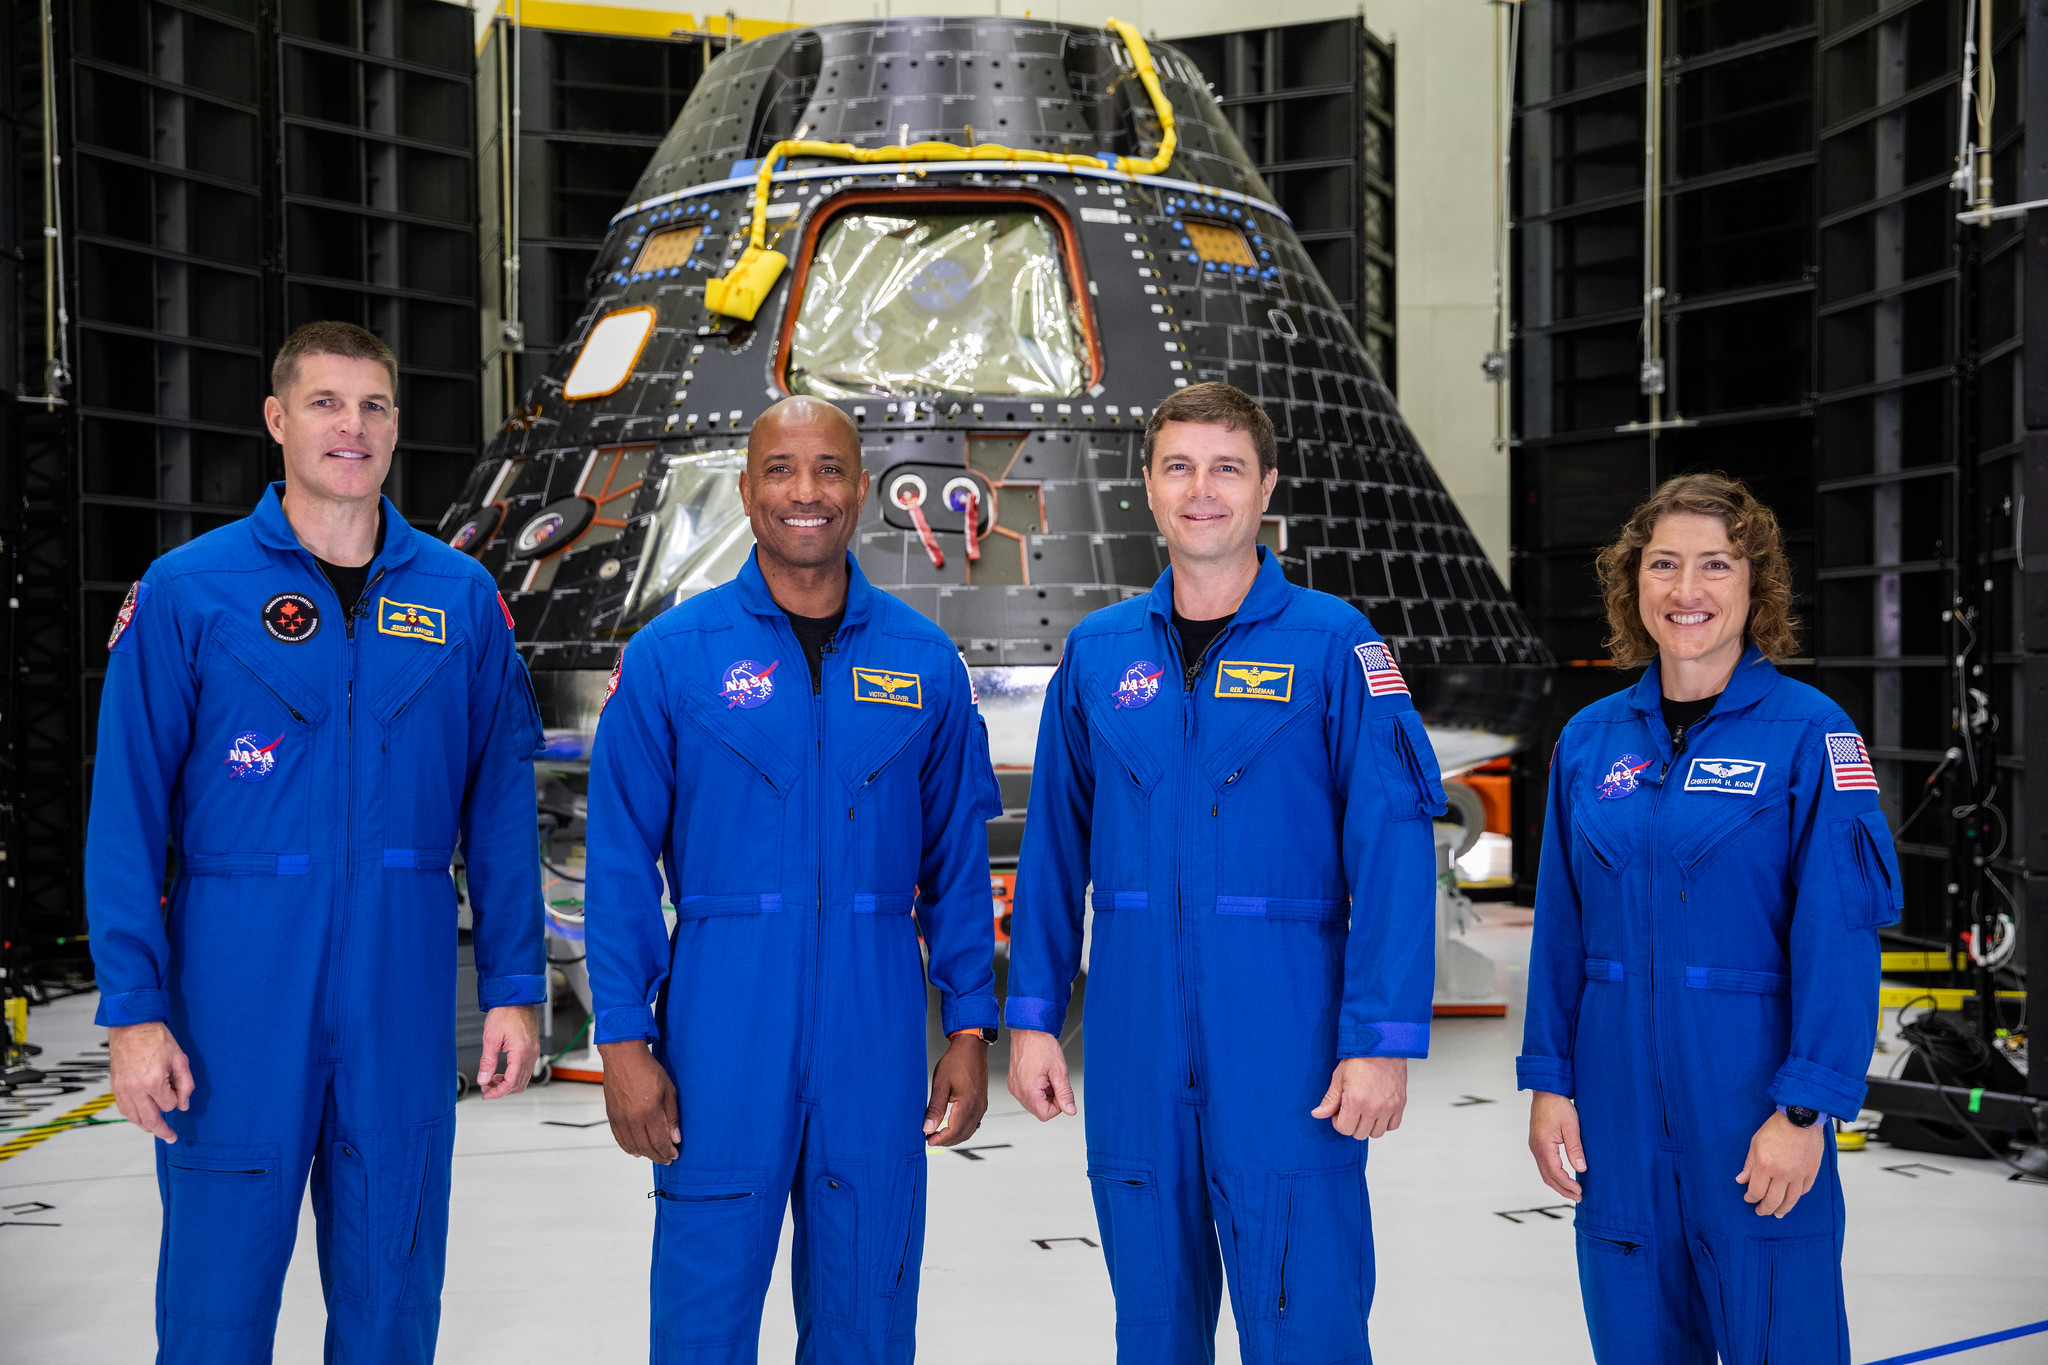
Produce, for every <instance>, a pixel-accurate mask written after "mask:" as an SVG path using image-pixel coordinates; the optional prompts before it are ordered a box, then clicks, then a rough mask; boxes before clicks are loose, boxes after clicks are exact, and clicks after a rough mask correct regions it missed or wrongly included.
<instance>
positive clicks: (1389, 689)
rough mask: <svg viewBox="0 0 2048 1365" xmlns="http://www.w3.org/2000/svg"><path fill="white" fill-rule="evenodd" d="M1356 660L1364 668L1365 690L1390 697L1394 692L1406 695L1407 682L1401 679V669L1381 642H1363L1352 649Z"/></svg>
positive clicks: (1378, 695) (1379, 695)
mask: <svg viewBox="0 0 2048 1365" xmlns="http://www.w3.org/2000/svg"><path fill="white" fill-rule="evenodd" d="M1352 653H1354V654H1356V655H1357V656H1358V662H1359V663H1360V664H1361V665H1362V666H1363V667H1364V669H1365V687H1366V690H1367V691H1368V692H1370V693H1372V695H1374V696H1375V697H1390V696H1392V695H1394V694H1395V693H1396V692H1398V693H1400V694H1401V695H1402V696H1404V697H1405V696H1407V695H1408V684H1407V683H1406V682H1405V681H1403V680H1402V677H1401V670H1400V668H1399V667H1397V666H1396V665H1395V663H1394V656H1393V654H1392V653H1390V652H1389V651H1388V649H1387V647H1386V646H1385V645H1383V644H1377V643H1372V644H1363V645H1357V646H1355V647H1354V648H1353V649H1352Z"/></svg>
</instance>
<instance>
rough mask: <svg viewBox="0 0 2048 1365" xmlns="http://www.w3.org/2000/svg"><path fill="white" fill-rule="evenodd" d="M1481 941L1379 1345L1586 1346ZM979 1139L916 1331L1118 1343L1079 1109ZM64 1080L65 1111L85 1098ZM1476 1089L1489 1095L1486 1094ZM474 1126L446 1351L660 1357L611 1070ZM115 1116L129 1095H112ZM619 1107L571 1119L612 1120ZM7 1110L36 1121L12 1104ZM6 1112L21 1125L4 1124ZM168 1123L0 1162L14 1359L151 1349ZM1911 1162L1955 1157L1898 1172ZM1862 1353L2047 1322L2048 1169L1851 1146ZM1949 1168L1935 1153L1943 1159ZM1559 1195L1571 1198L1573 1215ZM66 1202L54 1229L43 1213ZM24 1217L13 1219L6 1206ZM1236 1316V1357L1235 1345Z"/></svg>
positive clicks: (1388, 1228)
mask: <svg viewBox="0 0 2048 1365" xmlns="http://www.w3.org/2000/svg"><path fill="white" fill-rule="evenodd" d="M1481 912H1482V914H1483V915H1484V916H1485V917H1486V922H1485V923H1484V924H1483V925H1482V926H1481V927H1480V928H1479V929H1477V930H1475V931H1474V933H1473V934H1472V936H1471V938H1472V941H1473V942H1474V943H1475V944H1477V945H1478V946H1480V947H1482V948H1483V949H1485V950H1486V951H1487V952H1488V953H1489V954H1490V955H1492V956H1493V957H1494V958H1495V959H1496V960H1497V961H1499V962H1500V963H1501V964H1502V972H1501V986H1502V990H1503V991H1504V993H1505V994H1506V995H1507V996H1508V999H1509V1001H1510V1010H1509V1014H1508V1017H1507V1018H1506V1019H1505V1020H1496V1019H1447V1020H1439V1021H1438V1022H1437V1025H1436V1030H1435V1034H1434V1043H1433V1047H1432V1055H1431V1057H1430V1060H1429V1061H1427V1062H1423V1063H1418V1064H1416V1065H1415V1066H1414V1067H1413V1068H1412V1072H1411V1090H1410V1101H1409V1109H1408V1119H1407V1122H1406V1123H1405V1125H1404V1126H1403V1127H1402V1129H1401V1131H1400V1132H1399V1133H1397V1134H1395V1135H1394V1136H1392V1137H1391V1138H1388V1139H1387V1140H1385V1141H1382V1142H1380V1143H1377V1144H1375V1146H1374V1150H1373V1156H1372V1166H1371V1171H1372V1175H1371V1181H1372V1194H1373V1206H1374V1227H1375V1233H1376V1236H1377V1239H1378V1244H1379V1250H1380V1257H1379V1274H1380V1281H1379V1283H1380V1288H1379V1297H1378V1300H1377V1303H1376V1305H1375V1307H1374V1311H1373V1317H1372V1331H1373V1342H1374V1349H1375V1353H1376V1356H1377V1358H1378V1359H1379V1360H1380V1361H1381V1362H1382V1365H1399V1363H1400V1362H1407V1361H1432V1362H1435V1361H1500V1362H1515V1365H1548V1363H1549V1362H1567V1361H1570V1362H1581V1361H1585V1360H1587V1359H1589V1353H1588V1350H1587V1345H1586V1333H1585V1328H1584V1325H1583V1322H1582V1320H1581V1318H1580V1313H1579V1291H1578V1281H1577V1275H1576V1270H1575V1268H1574V1264H1573V1254H1572V1233H1571V1224H1570V1222H1569V1221H1568V1219H1566V1218H1564V1217H1558V1218H1550V1217H1545V1216H1543V1215H1542V1214H1535V1213H1528V1214H1523V1215H1521V1216H1520V1219H1519V1221H1510V1220H1509V1219H1507V1218H1503V1217H1500V1216H1498V1215H1499V1214H1500V1213H1502V1212H1503V1211H1513V1210H1531V1209H1538V1208H1543V1207H1546V1206H1553V1205H1556V1204H1557V1203H1558V1200H1557V1199H1556V1198H1555V1197H1554V1196H1552V1195H1551V1194H1550V1193H1549V1191H1548V1190H1546V1189H1545V1188H1544V1186H1543V1185H1542V1183H1541V1182H1540V1181H1538V1180H1537V1178H1536V1175H1535V1171H1534V1168H1533V1165H1532V1163H1531V1162H1530V1160H1529V1156H1528V1152H1527V1148H1526V1147H1525V1145H1524V1129H1525V1116H1526V1110H1525V1107H1524V1104H1523V1102H1522V1100H1521V1099H1520V1097H1518V1096H1517V1095H1516V1094H1515V1093H1514V1068H1513V1058H1514V1055H1515V1053H1516V1051H1517V1050H1518V1044H1519V1042H1520V1038H1521V1028H1522V1025H1521V996H1522V971H1523V964H1524V963H1525V961H1526V955H1527V952H1528V923H1529V914H1528V912H1527V911H1525V910H1516V909H1511V908H1508V907H1503V906H1482V907H1481ZM93 1005H94V1001H93V999H92V998H91V997H80V998H75V999H71V1000H64V1001H59V1002H57V1003H55V1004H53V1005H51V1006H48V1007H47V1008H43V1009H38V1010H36V1011H35V1012H34V1014H33V1015H32V1017H31V1021H30V1030H31V1032H30V1037H31V1040H32V1041H34V1042H37V1043H40V1044H42V1045H43V1047H44V1048H45V1053H44V1057H43V1059H42V1060H44V1061H45V1062H49V1061H61V1060H63V1059H66V1058H69V1057H73V1056H76V1055H79V1054H80V1053H83V1052H88V1051H91V1050H94V1049H96V1048H97V1047H98V1045H99V1043H100V1042H101V1041H102V1040H103V1036H104V1035H103V1034H102V1033H101V1032H100V1031H98V1030H95V1029H93V1028H92V1027H91V1024H90V1020H91V1015H92V1010H93ZM994 1088H995V1090H996V1092H997V1093H996V1096H995V1099H994V1103H993V1105H992V1112H991V1114H990V1117H989V1119H988V1121H987V1123H986V1124H985V1125H984V1127H983V1129H982V1132H981V1134H980V1136H979V1138H978V1139H977V1141H976V1142H975V1143H974V1144H973V1145H975V1146H989V1145H992V1144H999V1143H1008V1144H1009V1146H1008V1147H1006V1148H999V1149H996V1150H990V1151H985V1152H982V1153H979V1154H978V1155H980V1156H981V1157H982V1159H981V1160H979V1161H973V1160H969V1159H967V1158H965V1157H962V1156H960V1155H957V1154H954V1153H941V1154H934V1155H933V1156H932V1157H931V1158H930V1160H931V1172H932V1186H931V1197H930V1209H931V1215H930V1230H929V1235H928V1237H927V1241H926V1250H925V1265H924V1293H923V1301H922V1310H921V1321H920V1340H919V1346H920V1350H921V1352H922V1354H923V1357H924V1358H925V1359H926V1360H930V1361H946V1362H960V1365H1046V1363H1047V1362H1075V1363H1076V1365H1092V1363H1094V1362H1102V1363H1103V1365H1108V1362H1110V1361H1112V1360H1113V1359H1114V1350H1113V1347H1112V1344H1111V1343H1112V1337H1111V1325H1112V1321H1113V1318H1112V1311H1113V1310H1112V1305H1111V1300H1110V1292H1109V1284H1108V1280H1107V1277H1106V1276H1105V1274H1104V1271H1103V1266H1102V1258H1101V1253H1100V1252H1099V1251H1094V1250H1090V1249H1089V1248H1087V1247H1086V1246H1085V1245H1083V1244H1082V1243H1080V1242H1078V1241H1071V1242H1061V1241H1054V1242H1052V1244H1051V1247H1050V1249H1049V1250H1048V1249H1041V1248H1040V1247H1039V1246H1038V1245H1037V1244H1036V1241H1035V1239H1041V1238H1043V1239H1054V1238H1068V1237H1087V1238H1091V1239H1094V1238H1095V1237H1096V1231H1095V1219H1094V1214H1093V1210H1092V1206H1091V1204H1090V1202H1089V1196H1088V1185H1087V1181H1086V1180H1085V1178H1084V1176H1083V1170H1084V1153H1083V1142H1082V1135H1081V1125H1080V1123H1079V1122H1078V1121H1077V1120H1061V1121H1058V1122H1056V1123H1053V1124H1050V1125H1040V1124H1038V1123H1037V1122H1035V1121H1034V1120H1032V1119H1031V1118H1029V1117H1028V1116H1026V1115H1025V1114H1023V1113H1022V1112H1021V1111H1020V1110H1018V1108H1017V1107H1016V1105H1015V1104H1014V1103H1013V1102H1012V1101H1011V1100H1010V1099H1009V1097H1008V1096H1007V1095H1006V1094H1003V1093H1002V1091H1001V1082H1000V1080H997V1081H996V1083H995V1087H994ZM93 1093H95V1090H94V1088H89V1089H88V1090H87V1091H86V1092H84V1093H81V1094H77V1095H73V1096H66V1097H63V1098H61V1099H56V1100H53V1101H52V1102H51V1104H50V1107H49V1108H48V1109H46V1110H44V1111H42V1112H40V1113H38V1114H37V1115H36V1116H35V1117H34V1119H32V1120H30V1121H41V1120H45V1119H48V1118H51V1117H55V1116H56V1115H57V1114H59V1113H62V1112H65V1111H66V1109H68V1108H71V1107H75V1105H76V1104H77V1103H78V1102H80V1101H83V1100H85V1099H89V1098H91V1096H92V1094H93ZM1474 1099H1477V1100H1484V1101H1488V1102H1487V1103H1474V1102H1472V1101H1473V1100H1474ZM458 1112H459V1114H460V1119H459V1123H458V1127H457V1133H456V1144H455V1154H456V1158H457V1159H456V1162H455V1194H454V1215H453V1222H454V1233H453V1236H452V1239H451V1244H450V1248H449V1267H448V1285H447V1293H446V1297H445V1299H444V1309H443V1317H442V1331H441V1352H440V1359H441V1360H442V1361H444V1362H450V1365H469V1363H470V1362H477V1363H478V1365H483V1363H484V1362H489V1365H515V1363H516V1362H525V1361H533V1362H548V1363H549V1365H557V1363H558V1362H559V1365H573V1363H576V1362H606V1365H616V1363H617V1362H621V1361H632V1360H638V1359H644V1358H645V1352H646V1343H647V1336H646V1332H647V1307H646V1284H647V1250H648V1242H649V1238H650V1235H651V1229H652V1219H653V1212H652V1206H651V1205H650V1204H649V1202H648V1200H647V1198H646V1192H647V1189H648V1187H649V1176H648V1168H647V1167H646V1166H645V1165H644V1164H643V1163H641V1162H638V1161H634V1160H632V1159H630V1158H628V1157H626V1156H623V1155H621V1154H620V1153H619V1152H618V1151H617V1150H616V1149H615V1148H614V1147H613V1146H612V1143H611V1139H610V1137H609V1135H608V1132H607V1130H606V1128H605V1127H604V1126H603V1124H602V1122H601V1120H602V1118H603V1115H604V1108H603V1104H602V1101H601V1098H600V1095H599V1092H598V1091H597V1089H596V1088H595V1087H591V1086H584V1085H576V1084H568V1083H564V1084H557V1085H554V1086H551V1087H548V1088H545V1089H542V1090H539V1091H536V1092H533V1093H530V1094H528V1095H525V1096H521V1097H518V1098H515V1099H511V1100H503V1101H493V1102H489V1103H485V1102H481V1101H478V1100H475V1099H468V1100H464V1101H463V1102H462V1104H461V1106H460V1108H459V1110H458ZM107 1113H108V1114H109V1115H111V1114H112V1113H113V1111H112V1110H108V1111H107ZM592 1121H600V1122H598V1123H597V1126H595V1127H589V1128H576V1127H558V1126H552V1125H553V1124H556V1123H569V1124H579V1123H589V1122H592ZM11 1122H16V1123H18V1122H22V1120H19V1119H16V1120H11ZM8 1136H11V1135H10V1134H0V1140H4V1139H5V1138H6V1137H8ZM151 1162H152V1157H151V1153H150V1149H149V1139H148V1138H146V1137H144V1136H143V1135H142V1134H141V1133H140V1132H138V1131H137V1130H136V1129H134V1128H133V1127H131V1126H129V1125H127V1124H119V1125H111V1126H105V1127H91V1128H85V1129H76V1130H72V1131H67V1132H64V1133H62V1134H60V1135H58V1136H56V1137H54V1138H52V1139H50V1140H49V1141H47V1142H44V1143H42V1144H41V1145H39V1146H37V1147H35V1148H33V1149H32V1150H29V1151H27V1152H25V1153H23V1154H21V1155H20V1156H17V1157H14V1158H12V1159H10V1160H6V1161H0V1209H4V1208H5V1207H6V1206H17V1207H25V1206H27V1205H29V1204H33V1203H43V1204H48V1205H49V1206H50V1207H49V1208H48V1209H47V1210H30V1211H27V1212H21V1213H14V1212H0V1267H4V1268H0V1343H4V1346H5V1349H4V1350H0V1357H4V1358H5V1359H7V1360H10V1361H62V1362H65V1363H66V1365H98V1363H99V1362H121V1363H122V1365H127V1363H128V1362H134V1361H140V1360H147V1359H149V1358H150V1356H151V1354H152V1352H153V1349H154V1342H153V1339H152V1326H151V1324H152V1321H153V1319H152V1305H151V1297H152V1294H153V1293H154V1288H155V1261H156V1248H157V1235H158V1231H157V1230H158V1210H157V1198H156V1187H155V1181H154V1176H153V1174H152V1165H151ZM1908 1163H1914V1164H1917V1165H1918V1166H1921V1167H1932V1168H1935V1170H1934V1171H1928V1170H1921V1171H1919V1172H1918V1173H1917V1175H1916V1174H1913V1173H1896V1172H1893V1171H1889V1170H1887V1169H1886V1168H1887V1167H1892V1166H1900V1165H1906V1164H1908ZM1842 1171H1843V1179H1844V1183H1845V1184H1846V1186H1847V1191H1848V1199H1849V1218H1850V1222H1849V1246H1848V1252H1847V1257H1846V1265H1847V1277H1848V1301H1849V1319H1850V1326H1851V1329H1852V1332H1853V1339H1854V1342H1855V1360H1856V1361H1857V1362H1858V1365H1862V1362H1868V1361H1873V1360H1879V1359H1882V1358H1885V1357H1889V1356H1893V1355H1897V1354H1900V1353H1903V1352H1906V1351H1912V1350H1919V1349H1924V1348H1927V1347H1931V1346H1937V1345H1941V1344H1944V1343H1947V1342H1952V1341H1956V1340H1959V1339H1962V1338H1966V1337H1971V1336H1976V1335H1979V1334H1982V1333H1985V1332H1991V1331H1996V1330H1999V1329H2002V1328H2007V1327H2014V1326H2018V1325H2020V1324H2022V1323H2026V1322H2032V1321H2038V1320H2040V1319H2041V1318H2044V1317H2048V1186H2043V1185H2032V1186H2023V1185H2018V1184H2013V1183H2009V1182H2008V1181H2007V1180H2006V1179H2005V1178H2004V1173H2003V1172H2002V1171H2000V1170H1997V1169H1994V1168H1992V1167H1991V1166H1990V1164H1989V1163H1987V1162H1982V1161H1965V1160H1956V1159H1952V1158H1947V1157H1926V1156H1920V1155H1917V1154H1913V1153H1899V1152H1894V1151H1891V1150H1890V1149H1887V1148H1885V1147H1882V1146H1879V1145H1876V1144H1873V1145H1872V1146H1871V1147H1870V1148H1869V1149H1868V1150H1867V1151H1865V1152H1862V1153H1855V1154H1845V1155H1844V1157H1843V1158H1842ZM1937 1172H1939V1173H1937ZM1560 1212H1562V1211H1560ZM35 1222H54V1223H57V1224H58V1225H59V1226H56V1227H37V1226H29V1225H27V1224H30V1223H35ZM10 1223H12V1224H14V1225H12V1226H9V1225H8V1224H10ZM787 1256H788V1248H787V1242H786V1233H785V1245H784V1254H783V1264H782V1265H781V1266H780V1267H778V1270H777V1276H776V1284H775V1287H774V1289H773V1290H772V1291H771V1293H770V1297H769V1302H768V1311H767V1318H766V1325H765V1327H764V1329H763V1331H762V1343H761V1345H762V1352H761V1355H762V1359H763V1360H764V1361H769V1362H776V1361H787V1360H789V1359H790V1357H791V1355H792V1352H793V1347H794V1343H795V1328H794V1325H793V1323H792V1321H791V1317H790V1309H789V1296H788V1278H787ZM1224 1317H1225V1326H1224V1328H1223V1330H1222V1333H1221V1337H1222V1339H1221V1340H1220V1341H1219V1343H1218V1356H1219V1359H1222V1360H1226V1361H1227V1360H1235V1359H1236V1356H1237V1351H1236V1342H1235V1337H1234V1335H1233V1334H1232V1332H1231V1329H1230V1327H1229V1325H1228V1318H1229V1313H1228V1309H1227V1307H1226V1309H1225V1313H1224ZM321 1332H322V1309H321V1302H320V1288H319V1281H318V1276H317V1271H316V1269H315V1264H314V1256H313V1243H312V1215H311V1213H310V1211H308V1212H306V1213H305V1214H304V1216H303V1219H302V1222H301V1226H300V1237H299V1246H298V1252H297V1255H296V1257H295V1259H294V1261H293V1264H292V1270H291V1276H290V1279H289V1281H288V1282H287V1285H286V1289H285V1303H284V1312H283V1317H282V1320H281V1322H280V1323H279V1327H278V1353H277V1358H278V1360H279V1361H281V1362H298V1361H313V1360H317V1359H318V1358H319V1353H320V1344H321ZM1944 1359H1948V1360H1954V1361H1957V1362H1959V1363H1960V1365H2021V1363H2022V1362H2031V1363H2032V1365H2040V1362H2043V1361H2048V1334H2042V1335H2037V1336H2034V1337H2030V1338H2023V1339H2020V1340H2017V1341H2011V1342H2006V1343H2002V1344H2000V1345H1996V1346H1991V1347H1986V1348H1981V1349H1978V1350H1974V1351H1971V1352H1968V1353H1965V1354H1961V1355H1956V1356H1951V1357H1944Z"/></svg>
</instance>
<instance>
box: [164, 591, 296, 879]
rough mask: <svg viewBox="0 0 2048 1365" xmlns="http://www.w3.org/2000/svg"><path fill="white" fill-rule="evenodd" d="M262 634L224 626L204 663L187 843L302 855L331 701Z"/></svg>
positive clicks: (205, 849)
mask: <svg viewBox="0 0 2048 1365" xmlns="http://www.w3.org/2000/svg"><path fill="white" fill-rule="evenodd" d="M270 652H271V651H266V650H264V649H263V648H262V647H261V644H260V642H258V641H256V640H254V639H251V638H249V637H248V636H246V635H243V634H241V633H240V632H238V631H236V630H234V629H233V628H232V627H228V626H221V627H220V628H218V629H217V630H216V631H215V632H214V634H213V636H212V640H211V644H210V647H209V653H208V656H207V661H206V664H205V666H204V667H203V668H202V670H201V675H200V676H201V684H200V704H199V714H198V720H197V725H196V727H195V732H194V735H193V745H192V755H191V758H190V759H188V760H187V765H186V777H185V784H184V785H185V797H186V802H187V809H188V812H189V814H188V816H187V821H186V825H185V828H184V830H183V831H182V837H181V848H180V851H181V852H185V853H190V854H210V853H266V854H278V855H305V854H308V853H310V852H311V851H312V847H311V830H310V826H309V822H310V819H311V813H312V800H313V797H312V792H313V789H314V787H315V786H316V785H317V784H319V783H320V782H321V781H322V777H323V773H324V770H325V767H326V763H325V760H324V757H323V754H322V742H323V740H324V739H325V737H326V721H327V715H328V708H327V702H326V700H325V699H324V698H322V697H321V695H320V693H319V691H318V690H317V689H316V688H314V687H312V686H311V685H309V684H308V683H307V682H306V681H305V679H303V678H301V677H300V676H299V675H298V674H297V673H295V672H294V671H292V669H291V668H289V667H288V666H286V665H285V664H284V663H283V662H282V661H281V660H277V659H274V658H269V657H266V655H267V654H268V653H270Z"/></svg>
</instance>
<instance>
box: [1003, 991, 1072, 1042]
mask: <svg viewBox="0 0 2048 1365" xmlns="http://www.w3.org/2000/svg"><path fill="white" fill-rule="evenodd" d="M1066 1018H1067V1007H1066V1006H1065V1005H1063V1004H1061V1003H1060V1002H1058V1001H1056V1000H1040V999H1038V998H1036V997H1034V996H1029V995H1013V996H1011V997H1010V998H1009V999H1008V1000H1006V1001H1004V1002H1003V1022H1004V1023H1006V1024H1008V1025H1009V1026H1010V1027H1011V1028H1028V1029H1036V1030H1037V1031H1038V1032H1040V1033H1053V1034H1057V1033H1058V1032H1059V1031H1060V1026H1061V1025H1062V1024H1064V1023H1065V1022H1066Z"/></svg>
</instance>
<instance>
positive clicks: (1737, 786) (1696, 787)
mask: <svg viewBox="0 0 2048 1365" xmlns="http://www.w3.org/2000/svg"><path fill="white" fill-rule="evenodd" d="M1764 766H1765V765H1763V764H1762V763H1759V762H1757V761H1756V760H1755V759H1751V758H1696V759H1694V760H1693V761H1692V766H1691V767H1690V768H1688V769H1686V773H1685V789H1686V790H1687V791H1689V792H1727V793H1728V794H1729V795H1731V796H1755V795H1756V793H1757V789H1758V788H1759V787H1761V786H1762V785H1763V780H1764Z"/></svg>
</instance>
